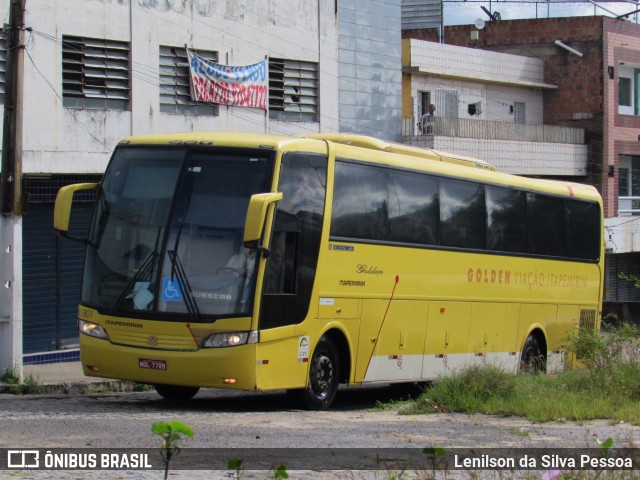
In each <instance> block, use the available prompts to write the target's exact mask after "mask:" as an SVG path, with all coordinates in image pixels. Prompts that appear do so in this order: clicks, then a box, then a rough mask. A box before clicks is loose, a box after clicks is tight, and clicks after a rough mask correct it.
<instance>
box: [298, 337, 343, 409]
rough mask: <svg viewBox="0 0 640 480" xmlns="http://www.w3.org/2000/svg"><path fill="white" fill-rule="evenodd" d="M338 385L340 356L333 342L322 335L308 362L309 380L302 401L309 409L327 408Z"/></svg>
mask: <svg viewBox="0 0 640 480" xmlns="http://www.w3.org/2000/svg"><path fill="white" fill-rule="evenodd" d="M339 385H340V356H339V355H338V349H337V348H336V346H335V345H334V343H333V342H332V341H331V340H330V339H329V338H327V337H322V338H321V339H320V340H319V341H318V344H317V345H316V349H315V350H314V352H313V357H311V361H310V362H309V382H308V384H307V387H306V388H305V389H304V390H303V391H302V401H303V403H304V406H305V407H306V408H308V409H309V410H326V409H328V408H329V407H330V406H331V404H332V403H333V400H334V398H335V396H336V393H337V392H338V386H339Z"/></svg>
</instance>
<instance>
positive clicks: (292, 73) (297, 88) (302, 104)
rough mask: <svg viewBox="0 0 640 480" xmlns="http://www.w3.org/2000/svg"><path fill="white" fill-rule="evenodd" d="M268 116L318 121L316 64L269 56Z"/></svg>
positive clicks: (288, 119)
mask: <svg viewBox="0 0 640 480" xmlns="http://www.w3.org/2000/svg"><path fill="white" fill-rule="evenodd" d="M269 118H273V119H277V120H286V121H289V122H316V121H318V64H317V63H316V62H305V61H299V60H285V59H281V58H271V59H269Z"/></svg>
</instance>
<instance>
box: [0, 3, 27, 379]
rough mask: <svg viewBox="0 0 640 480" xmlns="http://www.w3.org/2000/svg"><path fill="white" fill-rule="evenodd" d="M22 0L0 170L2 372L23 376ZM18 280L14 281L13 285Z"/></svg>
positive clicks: (14, 29)
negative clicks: (11, 371)
mask: <svg viewBox="0 0 640 480" xmlns="http://www.w3.org/2000/svg"><path fill="white" fill-rule="evenodd" d="M25 4H26V0H11V9H10V12H9V25H8V26H7V25H5V26H4V27H3V30H4V34H5V41H6V48H7V63H6V71H5V97H4V125H3V132H2V135H3V136H2V164H1V168H2V171H1V172H0V246H1V250H0V371H3V370H5V369H7V368H10V369H12V370H13V371H16V370H17V372H16V373H18V374H19V376H20V378H22V276H21V275H22V273H21V263H20V260H21V258H22V218H21V215H22V203H21V198H22V193H21V184H22V182H21V177H22V122H23V110H22V109H23V82H24V80H23V73H24V47H25V42H24V37H25V35H24V32H25V26H24V17H25ZM16 278H17V279H18V281H16Z"/></svg>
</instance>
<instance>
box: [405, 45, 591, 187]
mask: <svg viewBox="0 0 640 480" xmlns="http://www.w3.org/2000/svg"><path fill="white" fill-rule="evenodd" d="M403 75H404V79H405V80H404V81H405V83H404V89H403V94H404V98H403V143H408V144H412V145H417V146H424V147H429V148H434V149H436V150H443V151H449V152H455V153H459V154H463V155H468V156H471V157H477V158H481V159H482V160H485V161H487V162H489V163H490V164H492V165H495V166H496V167H497V168H498V170H500V171H502V172H507V173H514V174H519V175H543V176H553V177H584V176H586V174H587V147H586V145H585V144H584V130H582V129H577V128H568V127H558V126H550V125H543V123H542V122H543V95H542V93H543V90H545V89H556V88H557V87H556V86H555V85H551V84H548V83H545V82H544V65H543V61H542V59H538V58H529V57H522V56H517V55H509V54H505V53H497V52H491V51H487V50H480V49H474V48H465V47H457V46H453V45H445V44H439V43H433V42H427V41H423V40H416V39H405V40H403ZM431 103H433V104H435V106H436V117H435V124H434V126H433V127H434V128H433V131H432V132H430V134H428V135H422V134H420V132H419V131H418V130H417V122H418V121H419V120H420V118H421V116H422V115H423V113H425V112H426V109H427V106H428V105H429V104H431Z"/></svg>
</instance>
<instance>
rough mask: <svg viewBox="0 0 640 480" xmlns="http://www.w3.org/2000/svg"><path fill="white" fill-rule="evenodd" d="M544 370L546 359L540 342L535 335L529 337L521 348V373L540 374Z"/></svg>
mask: <svg viewBox="0 0 640 480" xmlns="http://www.w3.org/2000/svg"><path fill="white" fill-rule="evenodd" d="M545 369H546V359H545V357H544V353H543V351H542V348H541V347H540V342H539V341H538V338H537V337H536V336H535V335H529V336H528V337H527V340H526V341H525V342H524V347H522V356H521V357H520V372H521V373H530V374H536V373H542V372H544V371H545Z"/></svg>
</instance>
